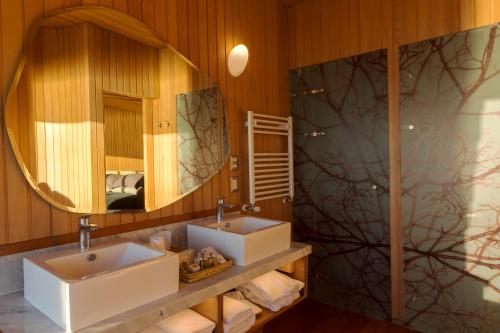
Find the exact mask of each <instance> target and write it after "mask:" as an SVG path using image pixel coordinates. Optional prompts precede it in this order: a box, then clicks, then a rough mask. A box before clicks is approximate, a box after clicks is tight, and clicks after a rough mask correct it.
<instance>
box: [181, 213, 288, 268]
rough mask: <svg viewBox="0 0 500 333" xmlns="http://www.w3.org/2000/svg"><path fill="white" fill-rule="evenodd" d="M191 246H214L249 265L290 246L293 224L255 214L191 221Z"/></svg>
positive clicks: (241, 263)
mask: <svg viewBox="0 0 500 333" xmlns="http://www.w3.org/2000/svg"><path fill="white" fill-rule="evenodd" d="M187 231H188V246H189V248H193V249H195V250H196V251H199V250H201V249H202V248H205V247H207V246H213V247H214V248H215V249H216V250H217V251H218V252H220V253H221V254H222V255H224V256H226V257H229V258H231V259H233V260H234V263H235V265H238V266H247V265H250V264H252V263H254V262H256V261H259V260H262V259H264V258H267V257H270V256H272V255H274V254H277V253H279V252H282V251H285V250H288V249H289V248H290V243H291V224H290V223H289V222H284V221H276V220H270V219H262V218H257V217H252V216H231V217H226V219H225V220H224V221H223V222H222V223H217V222H216V221H215V220H206V221H202V222H199V223H195V224H188V226H187Z"/></svg>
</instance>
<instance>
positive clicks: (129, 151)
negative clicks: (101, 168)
mask: <svg viewBox="0 0 500 333" xmlns="http://www.w3.org/2000/svg"><path fill="white" fill-rule="evenodd" d="M103 104H104V153H105V168H106V210H107V211H108V212H112V211H116V210H127V209H136V210H142V209H144V142H143V128H142V119H143V111H142V101H141V100H140V99H138V98H131V97H128V96H119V95H112V94H104V95H103Z"/></svg>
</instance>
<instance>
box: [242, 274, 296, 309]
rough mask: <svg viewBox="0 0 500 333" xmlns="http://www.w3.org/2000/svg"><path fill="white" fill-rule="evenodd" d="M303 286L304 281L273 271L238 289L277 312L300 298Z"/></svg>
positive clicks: (252, 299) (256, 302)
mask: <svg viewBox="0 0 500 333" xmlns="http://www.w3.org/2000/svg"><path fill="white" fill-rule="evenodd" d="M302 288H304V283H303V282H302V281H298V280H294V279H292V278H290V277H288V276H286V275H284V274H282V273H279V272H277V271H272V272H269V273H267V274H264V275H261V276H259V277H258V278H256V279H253V280H252V281H250V282H248V283H245V284H242V285H241V286H239V287H238V288H237V289H238V290H239V291H241V292H242V293H243V295H245V297H246V298H247V299H248V300H250V301H251V302H253V303H255V304H258V305H261V306H263V307H265V308H267V309H269V310H271V311H274V312H276V311H279V310H280V309H281V308H283V307H286V306H288V305H290V304H292V303H293V301H295V300H296V299H298V298H299V297H300V291H301V290H302Z"/></svg>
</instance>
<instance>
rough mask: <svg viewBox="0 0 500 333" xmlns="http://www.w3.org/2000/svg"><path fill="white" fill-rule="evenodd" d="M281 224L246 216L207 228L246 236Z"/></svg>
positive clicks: (212, 224)
mask: <svg viewBox="0 0 500 333" xmlns="http://www.w3.org/2000/svg"><path fill="white" fill-rule="evenodd" d="M281 223H282V222H280V221H272V220H265V219H259V218H254V217H246V216H245V217H238V218H235V219H230V220H227V221H223V222H221V223H211V224H207V225H206V226H207V227H208V228H213V229H217V230H222V231H227V232H232V233H236V234H241V235H246V234H250V233H253V232H257V231H259V230H262V229H266V228H271V227H273V226H276V225H278V224H281Z"/></svg>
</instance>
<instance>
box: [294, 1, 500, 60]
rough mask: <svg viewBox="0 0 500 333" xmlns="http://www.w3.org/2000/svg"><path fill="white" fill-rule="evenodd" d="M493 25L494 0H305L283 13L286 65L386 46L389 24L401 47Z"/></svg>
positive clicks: (497, 14)
mask: <svg viewBox="0 0 500 333" xmlns="http://www.w3.org/2000/svg"><path fill="white" fill-rule="evenodd" d="M346 7H347V11H348V13H346V12H345V11H346ZM391 7H393V8H391ZM392 9H394V11H393V12H394V13H395V15H394V16H391V12H392ZM374 13H375V14H374ZM497 21H500V2H499V1H498V0H399V1H392V2H391V1H384V0H349V1H348V2H347V3H344V1H343V0H339V1H325V0H308V1H305V2H302V3H299V4H297V5H295V6H293V7H290V8H289V9H288V31H289V52H290V57H289V67H290V68H297V67H302V66H305V65H310V64H315V63H319V62H322V61H327V60H334V59H338V58H341V57H346V56H350V55H355V54H360V53H364V52H368V51H373V50H377V49H382V48H389V47H390V46H391V45H392V41H391V39H390V37H389V36H390V34H391V33H392V32H391V31H390V30H392V29H389V24H390V23H391V22H394V23H397V24H394V34H395V35H397V36H398V39H399V42H400V43H401V44H406V43H410V42H415V41H418V40H424V39H429V38H432V37H436V36H439V35H445V34H449V33H452V32H457V31H464V30H468V29H473V28H475V27H480V26H484V25H488V24H490V23H493V22H497ZM318 22H326V23H325V24H323V23H320V24H318ZM318 36H319V37H318ZM318 38H319V39H318ZM318 43H320V44H321V45H318ZM327 50H328V51H327Z"/></svg>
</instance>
